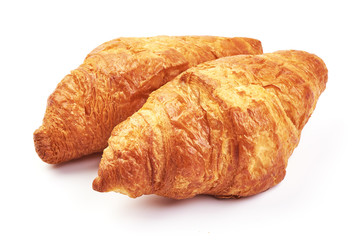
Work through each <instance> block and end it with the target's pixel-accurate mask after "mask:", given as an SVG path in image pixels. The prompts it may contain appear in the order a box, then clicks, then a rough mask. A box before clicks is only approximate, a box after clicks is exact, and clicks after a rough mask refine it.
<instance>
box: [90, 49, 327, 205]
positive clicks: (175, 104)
mask: <svg viewBox="0 0 360 240" xmlns="http://www.w3.org/2000/svg"><path fill="white" fill-rule="evenodd" d="M326 81H327V69H326V66H325V64H324V63H323V61H322V60H321V59H320V58H318V57H316V56H315V55H312V54H309V53H306V52H302V51H279V52H275V53H271V54H264V55H257V56H233V57H226V58H222V59H218V60H215V61H211V62H206V63H204V64H201V65H199V66H197V67H194V68H191V69H189V70H188V71H186V72H184V73H183V74H181V75H180V76H178V77H177V78H176V79H174V80H173V81H171V82H169V83H167V84H166V85H164V86H163V87H161V88H160V89H158V90H157V91H155V92H153V93H152V94H151V95H150V97H149V99H148V101H147V102H146V103H145V105H144V106H143V107H142V108H141V109H140V110H139V111H137V112H136V113H135V114H133V115H132V116H131V117H130V118H128V119H127V120H126V121H124V122H122V123H121V124H119V125H118V126H116V127H115V129H114V130H113V132H112V135H111V137H110V139H109V142H108V143H109V146H108V147H107V148H106V149H105V150H104V154H103V158H102V160H101V163H100V167H99V173H98V174H99V176H98V177H97V178H96V179H95V180H94V182H93V188H94V189H95V190H97V191H117V192H120V193H123V194H127V195H129V196H130V197H138V196H141V195H144V194H158V195H161V196H166V197H170V198H175V199H184V198H190V197H193V196H195V195H197V194H209V195H215V196H217V197H223V198H227V197H241V196H249V195H253V194H256V193H259V192H262V191H264V190H266V189H268V188H270V187H272V186H274V185H276V184H277V183H279V182H280V181H281V180H282V179H283V178H284V176H285V169H286V166H287V161H288V158H289V157H290V155H291V154H292V152H293V150H294V148H295V147H296V146H297V144H298V142H299V138H300V133H301V130H302V128H303V127H304V125H305V123H306V122H307V120H308V119H309V117H310V115H311V113H312V112H313V110H314V108H315V105H316V101H317V99H318V98H319V96H320V94H321V92H322V91H323V90H324V89H325V85H326Z"/></svg>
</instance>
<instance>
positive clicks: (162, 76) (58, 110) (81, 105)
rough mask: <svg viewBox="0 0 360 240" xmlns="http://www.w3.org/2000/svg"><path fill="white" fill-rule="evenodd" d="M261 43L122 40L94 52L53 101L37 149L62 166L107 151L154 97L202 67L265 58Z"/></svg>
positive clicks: (198, 39) (196, 38)
mask: <svg viewBox="0 0 360 240" xmlns="http://www.w3.org/2000/svg"><path fill="white" fill-rule="evenodd" d="M261 53H262V47H261V43H260V41H258V40H255V39H250V38H225V37H210V36H184V37H168V36H158V37H147V38H119V39H115V40H112V41H109V42H106V43H104V44H102V45H100V46H99V47H97V48H96V49H94V50H93V51H92V52H91V53H90V54H89V55H88V56H87V57H86V59H85V61H84V63H83V64H81V65H80V66H79V67H78V68H77V69H75V70H73V71H72V72H71V73H70V74H69V75H67V76H65V78H64V79H63V80H62V81H61V82H60V83H59V84H58V85H57V87H56V89H55V91H54V92H53V93H52V94H51V95H50V97H49V98H48V102H47V108H46V113H45V117H44V119H43V123H42V125H41V126H40V128H39V129H37V130H36V131H35V132H34V143H35V149H36V152H37V153H38V155H39V156H40V158H41V159H42V160H43V161H45V162H47V163H61V162H65V161H69V160H72V159H75V158H79V157H81V156H84V155H87V154H91V153H94V152H101V151H102V150H103V149H104V148H105V147H106V146H107V140H108V138H109V136H110V133H111V131H112V129H113V128H114V127H115V126H116V125H117V124H118V123H120V122H122V121H124V120H125V119H126V118H127V117H129V116H130V115H132V114H133V113H134V112H136V111H137V110H138V109H139V108H140V107H141V106H142V105H143V104H144V103H145V101H146V99H147V98H148V95H149V94H150V93H151V92H152V91H154V90H155V89H157V88H159V87H160V86H162V85H163V84H165V83H166V82H168V81H170V80H172V79H173V78H174V77H176V76H177V75H178V74H179V73H181V72H182V71H184V70H186V69H188V68H189V67H192V66H196V65H197V64H199V63H202V62H205V61H208V60H213V59H216V58H220V57H224V56H229V55H237V54H261Z"/></svg>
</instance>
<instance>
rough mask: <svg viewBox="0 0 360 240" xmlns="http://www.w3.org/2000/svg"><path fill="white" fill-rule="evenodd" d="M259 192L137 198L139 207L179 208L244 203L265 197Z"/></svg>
mask: <svg viewBox="0 0 360 240" xmlns="http://www.w3.org/2000/svg"><path fill="white" fill-rule="evenodd" d="M276 187H277V185H276V186H274V187H272V188H270V189H267V190H265V191H264V192H267V191H271V190H273V189H275V188H276ZM264 192H262V193H258V194H255V195H252V196H248V197H225V196H224V197H221V198H219V197H216V196H212V195H206V194H201V195H196V196H195V197H193V198H188V199H181V200H178V199H172V198H167V197H162V196H157V195H145V196H141V197H139V198H137V199H136V200H135V202H136V203H134V204H136V205H137V208H144V209H146V208H152V209H154V208H155V209H164V208H174V207H175V208H177V207H185V206H188V205H198V204H206V203H208V204H217V203H219V202H222V203H225V204H228V203H231V204H235V203H236V204H239V203H243V202H247V201H250V200H251V201H252V200H253V199H256V198H261V197H263V196H264V195H263V193H264Z"/></svg>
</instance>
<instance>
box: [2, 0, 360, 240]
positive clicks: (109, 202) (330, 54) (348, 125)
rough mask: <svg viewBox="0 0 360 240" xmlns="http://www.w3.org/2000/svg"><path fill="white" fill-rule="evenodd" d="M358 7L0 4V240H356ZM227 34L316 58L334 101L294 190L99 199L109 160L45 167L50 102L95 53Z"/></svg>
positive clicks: (292, 167) (316, 121)
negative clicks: (40, 141)
mask: <svg viewBox="0 0 360 240" xmlns="http://www.w3.org/2000/svg"><path fill="white" fill-rule="evenodd" d="M359 25H360V17H359V7H358V6H356V1H345V0H343V1H321V2H320V1H315V0H313V1H305V0H303V1H298V2H294V1H273V0H272V1H263V2H259V1H250V0H249V1H246V2H245V1H225V0H222V1H217V2H215V1H195V0H193V1H184V0H183V1H176V2H175V1H174V2H172V1H168V2H165V1H163V2H160V1H155V0H152V1H147V2H145V1H144V2H139V1H126V2H121V1H112V2H110V1H98V2H93V1H87V2H85V1H84V2H77V1H57V3H55V1H43V2H40V1H22V2H21V1H1V3H0V26H1V28H0V33H1V37H0V43H1V44H0V49H1V52H0V61H1V62H0V67H1V70H0V81H1V82H0V98H1V99H0V104H1V106H0V107H1V108H0V110H1V112H0V113H1V118H0V121H1V124H0V127H1V132H0V134H1V145H0V146H1V162H0V169H1V173H0V177H1V179H0V184H1V197H0V210H1V212H0V220H1V225H0V226H1V227H0V238H1V239H75V238H78V239H100V238H101V239H136V238H142V237H143V238H145V237H147V238H150V239H155V238H156V239H165V238H166V239H173V238H175V239H177V238H182V239H183V238H188V239H195V238H196V239H199V238H200V239H220V238H221V239H226V238H231V239H265V238H266V239H326V238H329V237H333V239H335V238H337V239H340V238H341V239H359V238H360V234H359V230H357V229H356V228H357V227H359V222H360V220H359V216H360V208H359V203H360V197H359V190H360V187H359V183H360V181H359V169H360V155H359V149H360V139H359V135H360V128H359V122H360V119H359V111H360V107H359V105H360V104H359V103H360V98H359V91H360V90H359V87H360V83H359V82H360V76H359V68H360V57H359V56H360V55H359V54H360V51H359V44H360V38H359ZM154 35H222V36H244V37H252V38H257V39H259V40H261V41H262V43H263V48H264V52H272V51H276V50H280V49H299V50H306V51H308V52H311V53H315V54H317V55H318V56H320V57H321V58H322V59H323V60H324V61H325V63H326V64H327V67H328V69H329V81H328V85H327V89H326V90H325V92H324V93H323V95H322V96H321V97H320V100H319V102H318V105H317V108H316V110H315V112H314V114H313V116H312V117H311V119H310V120H309V122H308V124H307V125H306V127H305V129H304V131H303V133H302V139H301V142H300V144H299V146H298V147H297V149H296V150H295V152H294V154H293V155H292V156H291V158H290V159H289V165H288V168H287V176H286V178H285V179H284V180H283V181H282V182H281V183H280V184H279V185H278V186H276V187H274V188H272V189H270V190H268V191H266V192H264V193H262V194H259V195H256V196H254V197H249V198H244V199H239V200H217V199H214V198H212V197H207V196H200V197H196V198H194V199H189V200H183V201H175V200H170V199H165V198H161V197H157V196H144V197H140V198H137V199H131V198H129V197H127V196H124V195H120V194H116V193H98V192H95V191H93V190H92V188H91V183H92V180H93V179H94V178H95V177H96V175H97V167H98V163H99V161H100V158H101V154H97V155H93V156H90V157H86V158H83V159H81V160H77V161H73V162H70V163H66V164H61V165H58V166H52V165H48V164H46V163H44V162H42V161H41V160H40V159H39V157H38V156H37V154H36V153H35V150H34V146H33V140H32V133H33V131H34V130H35V129H36V128H37V127H39V126H40V125H41V121H42V117H43V114H44V112H45V108H46V100H47V97H48V96H49V95H50V94H51V92H52V91H53V90H54V88H55V87H56V84H57V83H58V82H59V81H60V80H61V79H62V78H63V77H64V76H65V75H66V74H67V73H69V71H70V70H72V69H75V68H76V67H77V66H78V65H79V64H80V63H81V62H82V61H83V59H84V58H85V56H86V54H87V53H89V52H90V51H91V50H92V49H93V48H95V47H96V46H98V45H99V44H101V43H103V42H105V41H108V40H111V39H113V38H117V37H121V36H154Z"/></svg>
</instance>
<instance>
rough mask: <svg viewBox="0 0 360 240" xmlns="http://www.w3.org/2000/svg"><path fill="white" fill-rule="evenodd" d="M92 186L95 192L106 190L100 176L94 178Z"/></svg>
mask: <svg viewBox="0 0 360 240" xmlns="http://www.w3.org/2000/svg"><path fill="white" fill-rule="evenodd" d="M92 188H93V190H95V191H97V192H108V191H107V190H106V188H105V186H104V181H103V180H102V179H101V178H100V177H97V178H95V179H94V181H93V183H92Z"/></svg>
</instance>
